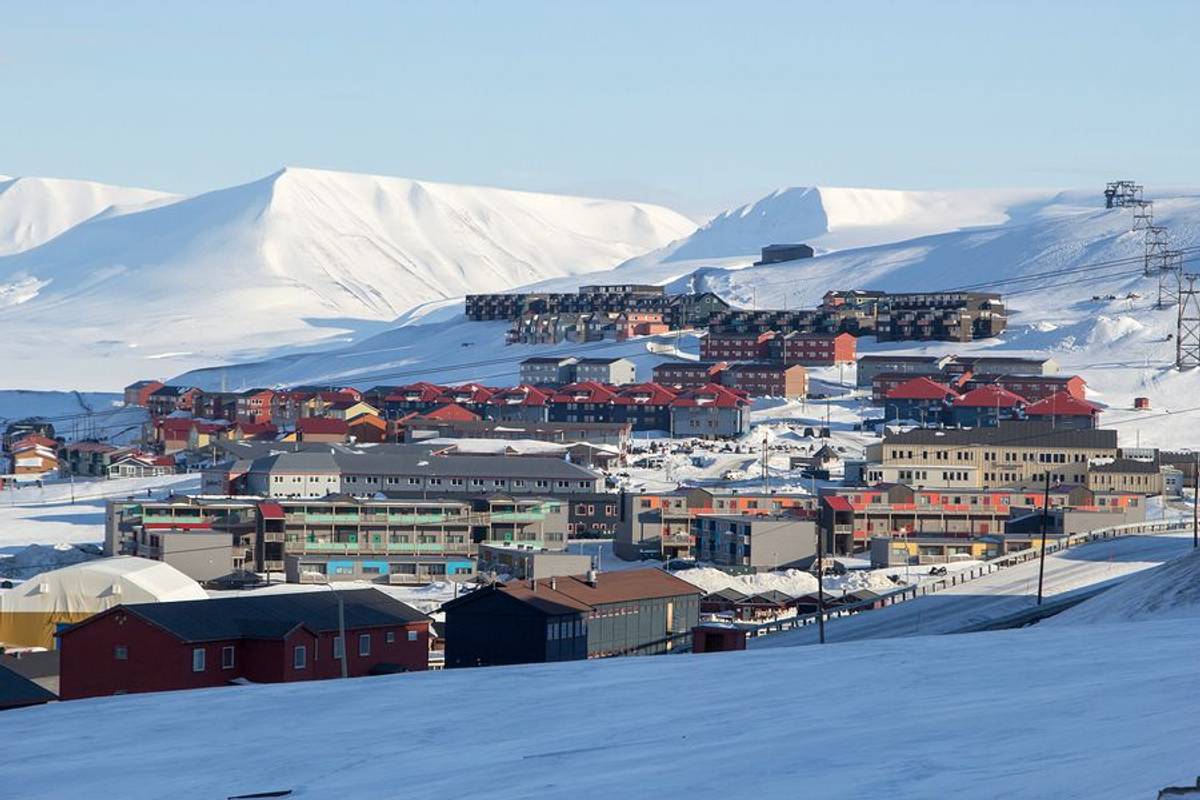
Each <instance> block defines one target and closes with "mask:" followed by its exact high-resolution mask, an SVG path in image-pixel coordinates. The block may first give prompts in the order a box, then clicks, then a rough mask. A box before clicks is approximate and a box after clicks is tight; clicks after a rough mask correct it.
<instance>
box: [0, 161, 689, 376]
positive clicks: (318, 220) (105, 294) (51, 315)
mask: <svg viewBox="0 0 1200 800" xmlns="http://www.w3.org/2000/svg"><path fill="white" fill-rule="evenodd" d="M30 213H31V214H34V213H35V212H30ZM45 216H49V215H45ZM694 229H695V224H694V223H692V222H691V221H689V220H688V219H687V218H685V217H683V216H682V215H680V214H677V213H675V212H674V211H670V210H669V209H665V208H662V207H659V206H654V205H648V204H643V203H633V202H624V201H608V200H594V199H587V198H578V197H564V196H556V195H545V194H534V193H528V192H515V191H506V190H501V189H491V188H477V187H469V186H452V185H447V184H437V183H428V182H423V181H414V180H408V179H403V178H388V177H378V176H372V175H355V174H347V173H337V172H326V171H319V170H309V169H294V168H288V169H284V170H281V171H279V172H277V173H275V174H272V175H270V176H267V177H266V178H263V179H261V180H258V181H254V182H252V183H248V184H245V185H241V186H235V187H231V188H227V189H220V190H217V191H213V192H209V193H207V194H202V195H199V196H196V197H190V198H186V199H181V200H178V201H176V202H171V203H166V204H158V205H155V206H153V207H150V208H146V209H144V210H140V211H135V212H130V213H122V214H111V213H110V214H101V215H99V216H96V217H93V218H91V219H88V220H86V221H84V222H82V223H80V224H78V225H75V226H74V227H70V228H69V229H67V230H66V231H65V232H63V233H61V234H60V235H58V236H57V237H55V238H53V239H50V240H49V241H47V242H45V243H44V244H42V245H40V246H38V247H34V248H31V249H28V250H25V251H24V252H20V253H15V254H12V255H8V256H6V257H2V258H0V360H3V361H4V362H5V363H6V366H7V367H9V369H6V374H5V378H4V380H5V383H6V384H7V385H9V386H17V387H22V388H34V387H62V386H63V385H64V383H66V382H70V383H72V384H74V385H76V386H80V385H82V386H85V387H93V386H98V387H101V388H111V387H113V386H114V385H120V384H121V383H122V382H124V381H126V380H128V379H132V378H134V377H138V376H142V375H147V374H170V373H173V372H178V371H179V370H181V369H186V368H188V367H192V366H198V365H202V364H212V363H220V362H223V361H226V360H230V359H239V358H247V357H252V356H255V355H261V354H262V353H264V352H270V351H274V350H277V349H279V348H282V347H286V346H289V345H300V344H305V345H312V344H314V343H316V342H318V341H322V340H328V339H330V338H332V337H338V336H342V337H344V336H345V335H346V334H347V333H350V332H357V331H361V330H364V329H370V328H371V327H372V326H379V325H381V324H386V323H389V322H391V321H392V320H394V319H395V318H396V317H397V316H399V315H401V314H402V313H404V312H405V311H406V310H407V309H409V308H411V307H412V306H414V305H417V304H419V303H423V302H427V301H434V300H439V299H442V298H447V297H455V296H461V295H462V294H464V293H466V292H470V291H486V290H501V289H509V288H513V287H516V286H518V285H521V284H525V283H530V282H533V281H537V280H540V279H544V278H548V277H552V276H561V275H578V274H582V273H585V272H589V271H593V270H601V269H607V268H610V267H612V266H614V265H615V264H618V263H620V262H622V261H624V260H627V259H629V258H631V257H633V256H636V255H638V254H641V253H644V252H646V251H648V250H652V249H654V248H657V247H660V246H662V245H664V244H666V243H667V242H670V241H672V240H675V239H678V238H680V237H683V236H686V235H687V234H688V233H690V232H691V231H693V230H694ZM49 331H54V335H55V341H54V345H53V348H52V350H51V351H50V352H48V351H47V349H46V347H47V346H46V338H45V337H46V334H47V332H49ZM47 356H53V358H48V357H47Z"/></svg>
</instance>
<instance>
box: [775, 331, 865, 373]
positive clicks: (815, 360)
mask: <svg viewBox="0 0 1200 800" xmlns="http://www.w3.org/2000/svg"><path fill="white" fill-rule="evenodd" d="M774 344H775V347H776V349H777V350H778V351H779V356H780V357H781V358H782V360H783V363H785V364H800V365H802V366H805V367H827V366H832V365H834V364H853V363H854V360H855V358H856V357H857V353H858V339H856V338H854V337H853V336H851V335H850V334H848V333H799V332H796V331H793V332H792V333H789V334H786V335H784V336H782V337H780V338H779V339H778V340H776V342H775V343H774ZM772 355H774V354H772Z"/></svg>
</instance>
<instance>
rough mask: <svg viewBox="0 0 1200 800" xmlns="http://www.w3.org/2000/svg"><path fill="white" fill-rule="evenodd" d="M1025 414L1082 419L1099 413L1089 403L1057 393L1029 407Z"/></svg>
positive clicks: (1092, 404) (1096, 408)
mask: <svg viewBox="0 0 1200 800" xmlns="http://www.w3.org/2000/svg"><path fill="white" fill-rule="evenodd" d="M1025 413H1026V414H1028V415H1029V416H1031V417H1035V416H1056V417H1072V416H1080V417H1082V416H1084V415H1086V416H1089V417H1094V416H1095V415H1097V414H1099V413H1100V406H1098V405H1095V404H1094V403H1089V402H1088V401H1087V400H1080V399H1079V398H1078V397H1075V396H1074V395H1072V394H1070V393H1069V392H1057V393H1055V394H1052V395H1050V396H1049V397H1046V398H1043V399H1041V400H1038V401H1037V402H1036V403H1033V404H1031V405H1029V406H1028V407H1027V408H1026V409H1025Z"/></svg>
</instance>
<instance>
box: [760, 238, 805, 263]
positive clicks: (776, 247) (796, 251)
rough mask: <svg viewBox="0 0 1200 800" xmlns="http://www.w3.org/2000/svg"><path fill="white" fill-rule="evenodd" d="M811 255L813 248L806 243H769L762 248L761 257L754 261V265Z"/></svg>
mask: <svg viewBox="0 0 1200 800" xmlns="http://www.w3.org/2000/svg"><path fill="white" fill-rule="evenodd" d="M813 255H814V250H813V249H812V247H810V246H809V245H806V244H769V245H767V246H766V247H764V248H763V249H762V258H761V259H759V260H758V261H755V262H754V266H756V267H757V266H760V265H762V264H780V263H782V262H784V261H797V260H799V259H801V258H812V257H813Z"/></svg>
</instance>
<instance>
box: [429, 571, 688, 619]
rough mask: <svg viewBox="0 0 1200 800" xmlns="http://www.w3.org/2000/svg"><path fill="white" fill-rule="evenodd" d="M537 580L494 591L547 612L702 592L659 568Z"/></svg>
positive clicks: (478, 593) (464, 601)
mask: <svg viewBox="0 0 1200 800" xmlns="http://www.w3.org/2000/svg"><path fill="white" fill-rule="evenodd" d="M551 582H553V583H554V588H551ZM535 583H536V587H534V586H531V585H530V582H529V581H510V582H509V583H506V584H503V585H498V584H493V586H494V587H495V588H493V589H492V591H498V592H503V593H504V594H506V595H508V596H509V597H511V598H513V599H515V600H520V601H521V602H523V603H526V604H528V605H530V606H532V607H534V608H536V609H537V610H539V611H542V612H544V613H547V614H568V613H573V612H579V611H591V610H592V609H593V608H595V607H596V606H598V605H606V604H608V603H621V602H625V601H628V600H643V599H649V598H656V597H680V596H682V595H697V596H699V595H701V594H703V593H702V592H701V591H700V589H699V588H697V587H696V586H694V585H692V584H690V583H688V582H687V581H684V580H681V579H679V578H676V577H675V576H674V575H668V574H667V573H665V572H663V571H662V570H660V569H631V570H624V571H622V572H604V573H600V574H599V575H597V576H596V585H595V586H592V585H591V584H590V583H588V581H587V578H586V577H585V576H582V575H574V576H566V577H560V578H547V579H543V580H539V581H536V582H535ZM483 591H487V590H483ZM482 594H483V592H482V591H476V592H472V593H471V594H468V595H464V596H462V597H459V598H457V599H456V600H451V601H450V602H448V603H445V604H444V605H443V606H442V608H444V609H454V608H457V607H459V606H462V605H466V604H468V603H470V602H472V601H473V600H474V599H478V598H479V597H480V596H482Z"/></svg>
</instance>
